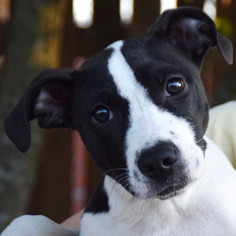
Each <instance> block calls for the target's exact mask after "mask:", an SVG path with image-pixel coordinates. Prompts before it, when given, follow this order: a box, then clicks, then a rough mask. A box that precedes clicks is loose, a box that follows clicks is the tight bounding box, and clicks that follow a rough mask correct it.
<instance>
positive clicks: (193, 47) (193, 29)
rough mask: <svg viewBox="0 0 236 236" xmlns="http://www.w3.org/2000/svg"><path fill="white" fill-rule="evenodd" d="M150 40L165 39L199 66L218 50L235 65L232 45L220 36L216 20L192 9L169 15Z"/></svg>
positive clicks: (151, 32) (153, 29)
mask: <svg viewBox="0 0 236 236" xmlns="http://www.w3.org/2000/svg"><path fill="white" fill-rule="evenodd" d="M149 36H150V37H151V38H153V37H164V38H166V39H167V41H168V42H169V43H170V44H171V45H172V46H173V47H175V48H177V49H179V50H181V51H182V52H183V53H184V54H185V55H186V56H187V57H188V58H189V59H191V60H192V61H193V62H195V63H196V64H197V65H198V66H200V65H201V63H202V59H203V56H204V55H205V53H206V52H207V50H208V49H209V47H214V46H218V48H219V50H220V52H221V54H222V56H223V57H224V59H225V60H226V62H227V63H228V64H232V63H233V46H232V44H231V42H230V41H229V40H228V39H227V38H226V37H224V36H222V35H221V34H219V33H218V32H217V29H216V26H215V24H214V22H213V21H212V19H211V18H210V17H209V16H207V15H206V14H205V13H204V12H203V11H201V10H199V9H197V8H192V7H179V8H177V9H175V10H169V11H165V12H164V13H163V14H162V15H161V16H160V17H159V18H158V19H157V21H156V22H155V24H154V25H153V26H152V27H151V28H150V30H149Z"/></svg>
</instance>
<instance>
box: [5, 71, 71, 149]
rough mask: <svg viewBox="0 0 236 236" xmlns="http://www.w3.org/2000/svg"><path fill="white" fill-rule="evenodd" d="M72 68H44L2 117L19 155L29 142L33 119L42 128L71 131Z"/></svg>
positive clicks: (28, 145)
mask: <svg viewBox="0 0 236 236" xmlns="http://www.w3.org/2000/svg"><path fill="white" fill-rule="evenodd" d="M73 71H74V70H72V69H47V70H44V71H42V72H41V73H40V74H39V75H38V76H37V77H36V78H35V79H34V80H33V81H32V82H31V84H30V85H29V86H28V88H27V89H26V91H25V93H24V95H23V96H22V98H21V99H20V101H19V102H18V104H17V105H16V107H15V108H14V109H13V111H12V112H11V114H10V115H9V116H8V117H7V118H6V120H5V123H4V128H5V131H6V133H7V135H8V137H9V138H10V139H11V141H12V142H13V143H14V144H15V145H16V147H17V148H18V149H19V150H20V151H21V152H26V151H27V150H28V149H29V147H30V143H31V134H30V124H29V122H30V121H31V120H33V119H35V118H36V119H38V123H39V125H40V126H41V127H43V128H47V129H50V128H59V127H65V128H73V124H72V117H71V114H70V108H71V99H72V92H71V90H72V88H73V81H74V80H73V78H72V75H73Z"/></svg>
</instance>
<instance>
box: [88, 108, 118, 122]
mask: <svg viewBox="0 0 236 236" xmlns="http://www.w3.org/2000/svg"><path fill="white" fill-rule="evenodd" d="M112 118H113V113H112V112H111V111H110V110H109V109H107V108H106V107H105V106H98V107H96V108H95V109H94V110H93V113H92V120H93V121H95V122H96V123H105V122H107V121H108V120H110V119H112Z"/></svg>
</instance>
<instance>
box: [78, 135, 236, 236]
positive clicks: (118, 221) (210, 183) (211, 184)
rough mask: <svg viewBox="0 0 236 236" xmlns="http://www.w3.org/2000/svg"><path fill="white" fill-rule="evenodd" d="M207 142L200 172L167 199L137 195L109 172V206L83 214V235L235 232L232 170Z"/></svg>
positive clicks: (170, 235) (209, 235) (210, 235)
mask: <svg viewBox="0 0 236 236" xmlns="http://www.w3.org/2000/svg"><path fill="white" fill-rule="evenodd" d="M207 147H208V148H207V150H206V157H205V162H206V164H205V170H204V174H203V176H202V177H201V178H200V179H199V180H198V181H197V182H196V183H193V184H192V185H191V186H189V187H188V188H187V189H186V190H185V191H184V193H182V194H181V195H179V196H176V197H174V198H171V199H168V200H159V199H149V200H140V199H137V198H135V197H133V196H132V195H131V194H129V193H128V192H127V191H126V190H125V189H124V188H123V187H122V186H121V185H119V184H117V183H116V182H115V181H114V180H112V179H111V178H110V177H108V176H107V177H106V179H105V184H104V186H105V190H106V192H107V194H108V197H109V206H110V211H109V212H108V213H102V214H95V215H93V214H91V213H86V214H84V216H83V219H82V229H81V235H82V236H92V235H103V236H108V235H109V236H110V235H113V236H121V235H122V236H123V235H124V236H133V235H134V236H137V235H139V236H162V235H163V236H174V235H176V236H185V235H188V236H189V235H193V236H195V235H201V236H205V235H206V236H216V235H217V236H225V235H227V236H231V235H232V236H233V235H236V204H235V201H236V200H235V199H236V184H235V183H236V173H235V171H234V169H233V168H232V167H231V166H230V163H229V162H228V160H227V159H226V157H225V156H224V154H223V153H222V152H221V151H220V150H219V149H218V147H216V146H215V145H214V144H213V143H212V142H211V141H210V140H208V139H207Z"/></svg>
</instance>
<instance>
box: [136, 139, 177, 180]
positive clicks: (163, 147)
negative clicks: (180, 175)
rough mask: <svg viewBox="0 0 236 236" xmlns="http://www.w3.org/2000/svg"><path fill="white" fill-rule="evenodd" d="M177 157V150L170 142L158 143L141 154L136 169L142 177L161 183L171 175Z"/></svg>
mask: <svg viewBox="0 0 236 236" xmlns="http://www.w3.org/2000/svg"><path fill="white" fill-rule="evenodd" d="M179 156H180V152H179V149H178V148H177V147H176V146H175V145H174V144H173V143H172V142H166V141H160V142H158V143H157V144H156V145H155V146H153V147H151V148H149V149H145V150H144V151H142V152H141V154H140V156H139V157H138V167H139V170H140V171H141V173H142V174H143V175H145V176H147V177H149V178H152V179H154V180H162V181H163V180H166V179H167V178H168V177H169V176H170V175H171V174H172V173H173V169H174V168H175V166H176V164H177V163H178V159H179Z"/></svg>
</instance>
